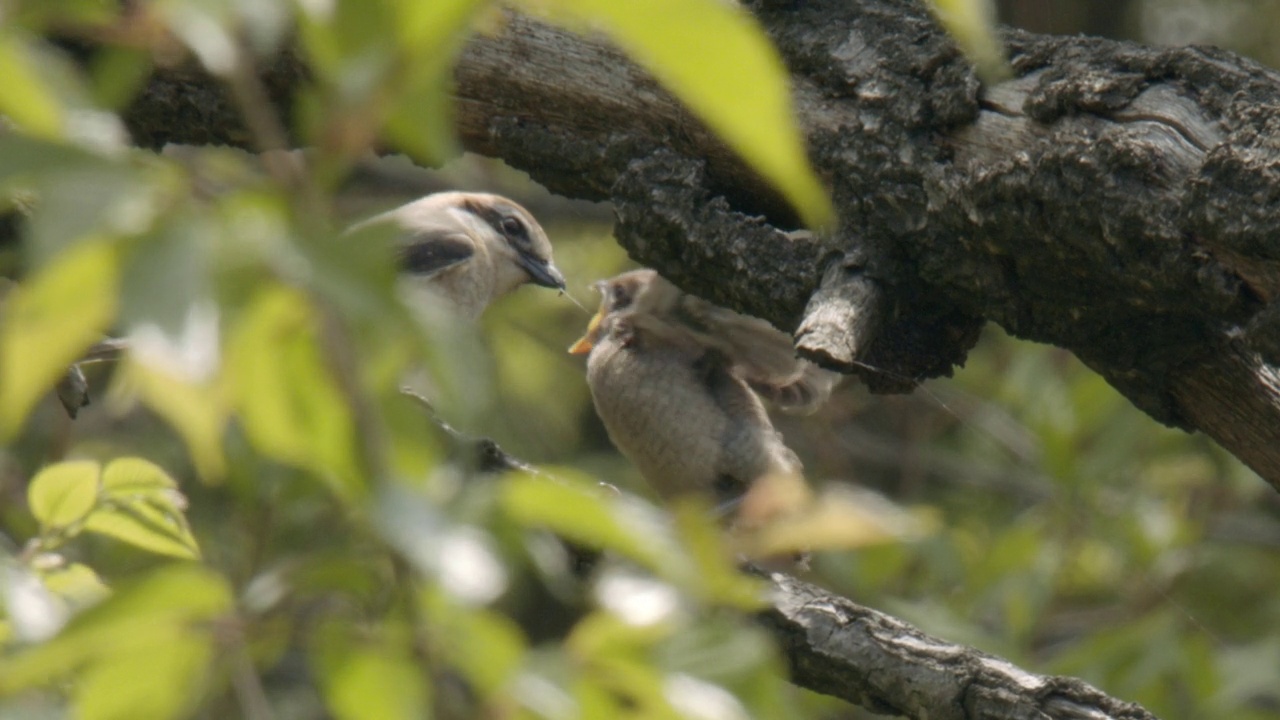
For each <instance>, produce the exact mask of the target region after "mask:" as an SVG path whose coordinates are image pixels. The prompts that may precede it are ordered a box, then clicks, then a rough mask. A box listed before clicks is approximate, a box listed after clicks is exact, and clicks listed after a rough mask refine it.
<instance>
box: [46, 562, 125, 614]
mask: <svg viewBox="0 0 1280 720" xmlns="http://www.w3.org/2000/svg"><path fill="white" fill-rule="evenodd" d="M41 579H42V580H43V581H44V584H45V587H47V588H49V590H50V591H51V592H53V593H54V594H56V595H57V596H58V597H60V598H63V599H65V600H67V601H68V602H69V603H70V604H71V606H72V607H74V608H84V607H88V606H90V605H94V604H97V603H98V602H101V601H102V600H105V599H106V598H107V597H108V596H109V595H110V594H111V590H110V589H109V588H108V587H107V585H106V583H104V582H102V578H100V577H98V573H96V572H94V571H93V568H91V567H89V566H88V565H84V564H82V563H71V564H70V565H66V566H64V567H59V568H55V569H53V570H46V571H44V572H43V573H41Z"/></svg>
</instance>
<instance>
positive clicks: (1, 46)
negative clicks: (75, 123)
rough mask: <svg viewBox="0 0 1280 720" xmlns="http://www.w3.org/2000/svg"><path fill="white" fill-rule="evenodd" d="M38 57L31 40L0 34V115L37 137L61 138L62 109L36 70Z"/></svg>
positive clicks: (14, 34) (38, 61) (10, 32)
mask: <svg viewBox="0 0 1280 720" xmlns="http://www.w3.org/2000/svg"><path fill="white" fill-rule="evenodd" d="M39 64H40V60H39V57H38V54H37V52H36V48H35V46H34V44H33V43H32V41H31V40H29V39H28V38H25V37H22V36H19V35H17V34H16V33H14V32H12V31H9V32H3V33H0V77H4V82H2V83H0V114H3V115H6V116H8V117H9V119H11V120H13V121H14V122H15V123H17V124H18V126H19V127H20V128H22V130H24V131H25V132H27V133H30V134H32V135H35V136H37V137H42V138H47V139H54V138H58V137H61V135H62V131H63V124H64V122H65V120H64V115H65V113H66V109H65V108H64V107H63V106H62V103H61V102H60V101H59V99H58V97H57V93H56V91H54V89H53V88H51V87H49V85H48V84H47V83H46V82H45V80H44V78H42V77H41V75H40V72H39V70H38V67H39Z"/></svg>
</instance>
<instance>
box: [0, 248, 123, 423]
mask: <svg viewBox="0 0 1280 720" xmlns="http://www.w3.org/2000/svg"><path fill="white" fill-rule="evenodd" d="M117 283H118V267H117V261H116V253H115V250H114V249H113V248H112V247H111V246H110V245H108V244H107V243H105V242H100V241H99V242H85V243H82V244H81V245H78V246H76V247H74V248H72V249H70V250H68V251H67V252H65V253H64V254H63V255H61V256H60V257H59V258H58V259H57V261H55V262H54V263H52V264H51V265H49V266H47V267H45V268H43V269H42V270H41V271H39V272H38V273H37V274H36V275H35V276H34V277H32V278H31V279H30V280H28V281H27V282H26V283H24V285H23V286H22V287H20V288H18V289H17V290H16V291H14V292H13V293H11V294H10V296H9V297H8V299H7V301H6V303H5V306H4V311H3V325H0V436H4V437H12V436H13V434H14V433H16V432H17V430H18V428H20V427H21V426H22V422H23V420H24V419H25V418H26V416H27V413H29V412H30V411H31V408H32V406H33V405H35V403H36V401H37V400H38V399H39V398H40V397H41V396H42V395H43V394H44V393H46V392H48V391H49V390H50V389H52V388H53V386H54V384H55V383H56V382H57V381H58V379H59V378H60V377H62V375H63V374H64V373H65V372H66V371H67V367H68V366H69V365H70V364H71V363H72V362H74V361H75V360H77V359H78V358H79V357H80V355H81V353H83V352H84V351H85V349H87V348H88V347H89V346H90V345H91V344H92V343H94V342H95V341H97V340H98V339H99V338H100V337H101V336H102V334H103V333H104V332H105V331H106V330H107V328H108V327H109V326H110V324H111V321H112V319H113V318H114V317H115V314H116V306H117Z"/></svg>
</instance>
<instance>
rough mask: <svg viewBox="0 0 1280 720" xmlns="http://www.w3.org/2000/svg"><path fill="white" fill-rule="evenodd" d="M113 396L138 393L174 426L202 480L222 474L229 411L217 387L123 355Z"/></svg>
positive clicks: (224, 471)
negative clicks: (193, 380)
mask: <svg viewBox="0 0 1280 720" xmlns="http://www.w3.org/2000/svg"><path fill="white" fill-rule="evenodd" d="M114 389H115V391H116V393H117V395H116V397H117V398H119V397H122V396H123V397H129V396H134V395H136V396H138V397H140V398H141V399H142V401H143V402H144V403H146V405H147V406H148V407H149V408H151V409H152V410H153V411H155V413H156V414H157V415H159V416H160V417H162V418H164V419H165V421H166V422H168V423H169V424H170V425H172V426H173V428H174V429H175V430H177V432H178V434H179V435H180V436H181V437H182V440H183V442H185V443H186V446H187V451H188V452H189V453H191V460H192V462H194V463H195V466H196V470H197V472H199V473H200V477H201V478H203V479H205V480H210V481H212V480H218V479H220V478H222V477H223V476H224V475H225V474H226V471H227V469H226V458H225V456H224V455H223V451H222V435H223V432H224V431H225V430H226V426H227V419H228V417H229V415H230V412H229V410H228V409H227V405H228V403H227V400H226V399H225V393H223V392H222V389H221V387H219V386H218V385H217V384H214V383H211V382H201V383H194V382H187V381H184V380H181V379H179V378H176V377H173V376H172V375H170V374H169V373H167V372H165V371H164V370H161V369H158V368H153V367H149V366H147V365H145V364H143V363H141V362H140V361H139V360H138V359H136V358H134V357H132V356H126V357H125V359H124V361H123V362H122V363H121V364H120V366H119V368H118V369H117V371H116V384H115V386H114Z"/></svg>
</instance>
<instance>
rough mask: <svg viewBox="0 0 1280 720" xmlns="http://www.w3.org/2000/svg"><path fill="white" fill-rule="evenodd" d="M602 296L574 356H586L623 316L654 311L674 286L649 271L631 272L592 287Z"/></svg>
mask: <svg viewBox="0 0 1280 720" xmlns="http://www.w3.org/2000/svg"><path fill="white" fill-rule="evenodd" d="M591 287H592V288H593V289H594V290H595V291H596V292H598V293H600V308H599V309H598V310H596V314H595V315H594V316H593V317H592V318H591V322H589V323H588V324H587V332H586V333H585V334H584V335H583V336H582V337H581V338H579V339H578V341H577V342H575V343H574V344H573V345H572V346H570V347H569V352H570V353H571V354H573V355H584V354H586V353H589V352H591V348H593V347H595V345H596V343H598V342H600V338H602V337H604V335H605V333H607V332H609V329H610V327H611V326H612V324H613V321H614V320H615V319H616V318H618V317H621V316H623V315H637V314H643V313H648V312H652V311H653V309H654V308H653V305H654V303H655V302H658V301H661V300H663V296H664V295H665V294H666V293H663V292H661V291H662V290H664V289H665V288H667V287H670V288H672V289H673V290H674V286H672V285H671V284H670V283H668V282H667V281H666V280H663V279H662V278H661V277H660V276H659V275H658V273H656V272H654V271H653V270H649V269H641V270H632V271H630V272H625V273H623V274H621V275H618V276H616V277H613V278H610V279H608V280H600V281H598V282H596V283H594V284H593V285H592V286H591Z"/></svg>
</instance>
